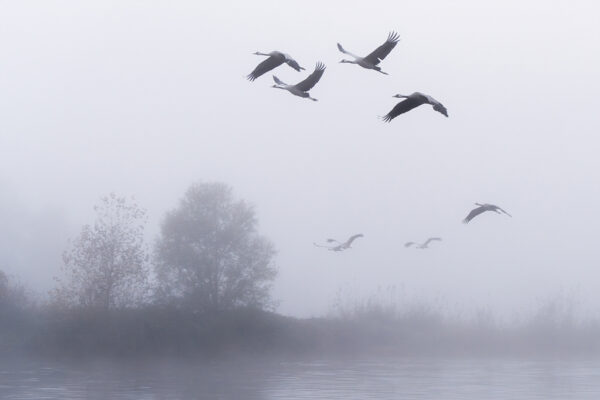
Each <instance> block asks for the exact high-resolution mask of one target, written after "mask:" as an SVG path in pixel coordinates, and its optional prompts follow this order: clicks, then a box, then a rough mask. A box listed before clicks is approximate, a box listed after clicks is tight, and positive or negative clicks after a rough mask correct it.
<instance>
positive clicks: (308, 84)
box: [296, 62, 325, 92]
mask: <svg viewBox="0 0 600 400" xmlns="http://www.w3.org/2000/svg"><path fill="white" fill-rule="evenodd" d="M323 72H325V64H323V63H322V62H318V63H317V66H316V67H315V70H314V71H313V73H312V74H310V75H309V76H308V78H306V79H305V80H303V81H302V82H300V83H298V84H296V88H297V89H299V90H301V91H303V92H308V91H309V90H310V89H312V88H313V86H315V85H316V84H317V82H319V80H320V79H321V77H322V76H323Z"/></svg>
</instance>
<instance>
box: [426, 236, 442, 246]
mask: <svg viewBox="0 0 600 400" xmlns="http://www.w3.org/2000/svg"><path fill="white" fill-rule="evenodd" d="M434 240H437V241H440V242H441V241H442V238H439V237H432V238H429V239H427V240H426V241H425V243H423V246H427V245H428V244H429V243H431V242H433V241H434Z"/></svg>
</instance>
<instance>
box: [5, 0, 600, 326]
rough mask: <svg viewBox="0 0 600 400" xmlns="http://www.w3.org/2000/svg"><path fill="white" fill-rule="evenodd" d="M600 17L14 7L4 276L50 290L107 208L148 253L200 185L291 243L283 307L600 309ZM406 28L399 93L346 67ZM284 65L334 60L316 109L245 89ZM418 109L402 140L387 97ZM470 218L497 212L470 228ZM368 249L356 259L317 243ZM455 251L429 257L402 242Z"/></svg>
mask: <svg viewBox="0 0 600 400" xmlns="http://www.w3.org/2000/svg"><path fill="white" fill-rule="evenodd" d="M599 12H600V6H598V5H597V3H596V2H593V1H568V2H567V1H564V2H555V1H502V2H482V1H478V0H464V1H433V0H429V1H420V2H415V1H397V0H396V1H389V2H385V3H384V2H362V1H361V2H353V1H328V2H321V1H303V2H278V1H262V0H256V1H252V2H242V1H239V2H217V1H214V2H198V1H189V2H185V1H177V2H158V1H155V2H142V1H113V2H110V1H104V0H103V1H86V2H79V1H0V196H1V197H0V217H1V219H2V224H1V228H0V240H1V242H0V252H1V253H0V263H1V264H0V269H4V270H6V271H7V272H9V273H10V274H12V275H14V276H16V277H18V278H19V279H21V281H23V282H24V283H26V284H28V285H29V286H30V287H31V288H32V290H35V291H37V292H39V293H44V292H46V291H47V290H48V289H50V288H51V287H52V286H53V284H54V282H53V281H52V277H53V276H54V275H57V274H58V273H59V267H60V263H61V261H60V254H61V252H62V250H63V249H64V248H65V247H66V246H67V239H68V238H69V237H73V236H75V235H76V234H77V232H78V230H79V229H80V226H81V225H82V224H84V223H89V222H91V221H92V218H93V213H92V206H93V205H94V204H95V203H96V202H97V200H98V199H99V197H101V196H102V195H105V194H107V193H109V192H111V191H114V192H117V193H119V194H122V195H126V196H134V197H135V198H136V199H137V201H138V203H139V204H140V205H141V206H143V207H145V208H146V209H147V210H148V213H149V216H150V221H149V235H148V236H149V240H150V242H151V243H152V241H153V240H154V237H155V234H156V233H157V232H158V227H159V223H160V220H161V218H162V217H163V215H164V213H165V212H166V211H168V210H169V209H172V208H173V207H175V206H176V204H177V201H178V199H179V198H180V197H181V196H182V195H183V193H184V191H185V190H186V189H187V188H188V187H189V185H190V184H192V183H193V182H197V181H223V182H226V183H228V184H230V185H231V186H232V187H233V188H234V191H235V194H236V195H237V196H238V197H241V198H244V199H246V200H248V201H250V202H251V203H253V204H254V205H255V207H256V211H257V214H258V218H259V221H260V232H261V233H263V234H264V235H265V236H267V237H269V238H270V239H271V240H272V241H273V242H274V244H275V245H276V247H277V249H278V256H277V264H278V266H279V271H280V273H279V277H278V279H277V281H276V282H275V288H274V296H275V298H277V299H279V300H280V307H279V309H278V310H279V311H280V312H282V313H284V314H291V315H298V316H309V315H321V314H323V313H326V312H327V311H329V310H330V309H331V306H332V304H333V302H334V300H335V297H336V293H338V292H340V291H341V292H342V293H344V294H345V295H347V296H349V297H357V298H358V297H361V296H368V295H370V294H373V293H375V292H376V291H377V288H378V287H383V288H385V287H389V286H396V287H398V288H403V290H405V291H406V292H407V293H408V295H409V297H410V298H420V299H424V300H427V301H436V302H440V303H443V304H445V305H447V306H448V307H451V308H452V307H456V308H463V307H467V308H486V307H490V308H492V309H503V310H511V311H514V310H518V309H521V308H526V307H529V306H531V305H533V304H536V303H537V302H539V301H540V300H543V299H544V298H547V297H548V296H553V295H555V294H557V293H561V292H562V293H564V292H567V293H571V294H573V295H574V296H575V297H577V299H578V300H579V301H581V302H582V303H585V304H586V305H588V306H589V307H591V308H592V309H593V310H600V295H598V293H600V272H599V271H598V269H599V268H600V263H599V256H598V247H597V246H598V245H597V238H598V235H597V229H598V227H600V210H599V209H598V204H600V186H599V181H600V179H599V178H600V159H599V158H598V156H597V154H598V151H599V150H600V140H599V139H598V135H599V133H600V129H599V128H600V119H599V117H598V112H597V109H598V106H599V100H598V93H599V90H600V83H599V79H598V73H599V72H598V71H600V48H599V47H600V45H599V43H600V25H599V24H598V23H597V20H598V14H599ZM391 30H396V31H397V32H398V33H399V34H400V36H401V41H400V43H399V44H398V45H397V46H396V48H395V49H394V50H393V52H392V53H391V54H390V55H389V56H388V57H387V58H386V59H385V60H384V61H383V62H382V64H381V66H382V68H383V70H384V71H387V72H388V73H389V74H390V75H389V76H384V75H382V74H379V73H377V72H374V71H368V70H365V69H362V68H360V67H358V66H356V65H350V64H340V63H338V62H339V61H340V60H341V59H342V58H344V57H343V55H342V54H341V53H339V52H338V51H337V49H336V42H340V43H342V44H343V45H344V47H345V48H346V49H348V50H349V51H352V52H354V53H357V54H360V55H366V54H368V53H370V52H371V51H372V50H373V49H374V48H375V47H377V46H379V45H380V44H381V43H383V41H384V40H385V39H386V37H387V35H388V32H389V31H391ZM272 50H281V51H284V52H287V53H289V54H291V55H292V56H293V57H294V58H295V59H296V60H297V61H298V62H299V63H300V65H302V66H304V67H305V68H306V69H307V71H305V72H302V73H298V72H296V71H294V70H292V69H291V68H288V67H287V66H282V67H279V68H278V69H277V70H275V72H274V73H275V74H276V75H277V76H278V77H279V78H281V79H282V80H284V81H286V82H288V83H296V82H298V81H300V80H302V79H304V77H305V76H306V74H307V72H310V71H312V69H313V68H314V65H315V63H316V62H317V61H322V62H324V63H325V64H326V65H327V70H326V71H325V74H324V76H323V78H322V80H321V81H320V82H319V83H318V84H317V86H316V87H315V88H314V89H313V90H312V91H311V95H312V96H313V97H316V98H317V99H319V101H318V102H312V101H310V100H306V99H301V98H299V97H295V96H291V95H290V94H289V93H286V92H284V91H282V90H274V89H272V88H271V87H270V86H271V85H272V84H273V81H272V79H271V75H272V73H268V74H265V75H264V76H262V77H260V78H259V79H257V80H256V81H255V82H252V83H251V82H248V81H247V80H246V79H245V75H247V74H248V73H249V72H250V71H252V69H253V68H254V67H255V66H256V64H257V63H258V62H260V61H262V59H263V58H262V57H258V56H255V55H253V54H252V53H253V52H255V51H262V52H269V51H272ZM413 91H421V92H424V93H427V94H430V95H432V96H433V97H435V98H436V99H438V100H440V101H441V102H442V103H444V105H445V106H446V107H447V108H448V112H449V115H450V117H449V118H445V117H443V116H442V115H441V114H439V113H436V112H434V111H432V110H431V107H429V106H423V107H420V108H418V109H415V110H413V111H411V112H410V113H408V114H405V115H402V116H400V117H398V118H396V119H395V120H394V121H392V123H391V124H385V123H382V122H381V121H380V120H379V119H378V118H377V116H380V115H384V114H386V113H387V112H388V111H389V110H390V109H391V108H392V107H393V106H394V105H395V104H396V103H397V100H398V99H394V98H392V95H394V94H396V93H405V94H409V93H412V92H413ZM474 202H490V203H495V204H498V205H500V206H502V207H503V208H505V209H506V210H507V211H508V212H510V213H511V214H512V215H513V218H512V219H511V218H507V217H505V216H500V215H495V214H489V213H488V214H484V215H482V216H480V217H478V218H477V219H476V220H474V221H473V222H472V223H471V224H469V225H467V226H465V225H463V224H462V223H461V220H462V219H463V218H464V216H465V215H466V214H467V213H468V211H469V210H470V209H471V208H472V207H473V203H474ZM358 232H361V233H363V234H364V235H365V237H364V238H362V239H359V240H358V241H357V242H356V243H355V246H354V248H353V249H351V250H349V251H346V252H343V253H333V252H328V251H326V250H324V249H319V248H316V247H314V246H313V245H312V243H313V242H314V241H322V240H323V239H325V238H327V237H337V238H340V239H341V238H345V237H348V236H350V235H352V234H354V233H358ZM429 236H441V237H443V239H444V241H443V242H441V243H434V244H433V245H432V249H431V250H429V251H419V250H415V249H405V248H404V247H403V243H404V242H406V241H409V240H411V241H422V240H424V239H426V238H427V237H429Z"/></svg>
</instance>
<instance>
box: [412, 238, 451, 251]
mask: <svg viewBox="0 0 600 400" xmlns="http://www.w3.org/2000/svg"><path fill="white" fill-rule="evenodd" d="M433 241H440V242H441V241H442V238H439V237H431V238H429V239H427V240H426V241H425V242H423V243H421V244H419V243H415V242H406V243H405V244H404V247H411V246H415V249H428V248H429V243H431V242H433Z"/></svg>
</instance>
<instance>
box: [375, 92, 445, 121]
mask: <svg viewBox="0 0 600 400" xmlns="http://www.w3.org/2000/svg"><path fill="white" fill-rule="evenodd" d="M392 97H397V98H400V99H404V100H402V101H401V102H400V103H398V104H396V105H395V106H394V108H392V110H391V111H390V112H389V113H387V114H386V115H385V116H383V117H382V119H383V121H384V122H390V121H391V120H393V119H394V118H396V117H397V116H398V115H400V114H404V113H405V112H407V111H410V110H412V109H413V108H417V107H419V106H420V105H423V104H431V105H432V106H433V109H434V110H435V111H437V112H439V113H441V114H444V115H445V116H446V117H447V116H448V110H447V109H446V107H444V105H443V104H442V103H440V102H439V101H437V100H436V99H434V98H433V97H431V96H429V95H426V94H423V93H421V92H414V93H413V94H410V95H408V96H407V95H403V94H396V95H394V96H392Z"/></svg>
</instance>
